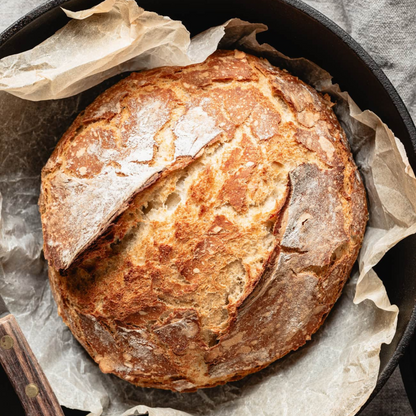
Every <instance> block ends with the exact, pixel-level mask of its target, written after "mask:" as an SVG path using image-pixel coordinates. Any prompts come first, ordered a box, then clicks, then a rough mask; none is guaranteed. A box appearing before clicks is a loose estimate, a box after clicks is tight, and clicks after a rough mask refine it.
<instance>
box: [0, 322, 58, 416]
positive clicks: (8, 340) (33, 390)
mask: <svg viewBox="0 0 416 416" xmlns="http://www.w3.org/2000/svg"><path fill="white" fill-rule="evenodd" d="M0 362H1V364H2V366H3V368H4V370H5V371H6V373H7V375H8V377H9V379H10V381H11V383H12V385H13V387H14V389H15V390H16V393H17V395H18V396H19V398H20V401H21V402H22V405H23V407H24V409H25V411H26V414H27V415H28V416H60V415H61V416H63V415H64V414H63V412H62V408H61V406H60V405H59V403H58V400H57V399H56V397H55V394H54V392H53V391H52V389H51V386H50V385H49V383H48V380H47V379H46V377H45V374H43V371H42V369H41V367H40V365H39V363H38V361H37V360H36V358H35V356H34V355H33V352H32V350H31V349H30V347H29V344H28V343H27V341H26V338H25V336H24V335H23V332H22V330H21V329H20V327H19V324H18V323H17V321H16V319H15V318H14V316H13V315H6V316H5V317H4V318H1V319H0ZM1 413H2V412H1Z"/></svg>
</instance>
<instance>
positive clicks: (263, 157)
mask: <svg viewBox="0 0 416 416" xmlns="http://www.w3.org/2000/svg"><path fill="white" fill-rule="evenodd" d="M154 96H158V97H160V96H162V97H164V99H165V100H166V102H167V107H166V108H168V109H169V120H168V121H167V122H165V123H164V124H163V126H160V128H159V130H158V132H157V134H156V135H155V142H156V143H157V145H156V146H155V148H154V154H153V159H152V162H150V163H157V160H158V158H159V159H160V158H162V157H163V158H166V160H168V161H171V162H170V164H168V165H167V167H166V168H165V169H164V170H163V171H162V172H160V173H159V175H158V176H157V177H154V178H153V180H155V179H156V180H155V181H154V183H153V184H151V185H150V186H148V187H147V188H146V189H143V190H141V191H140V192H138V193H137V194H136V195H135V196H134V198H132V199H131V200H130V202H129V204H128V208H127V209H125V210H124V212H122V213H121V214H120V215H119V216H118V217H117V218H116V219H115V220H114V221H113V222H112V223H111V225H110V226H109V227H108V224H103V225H102V229H103V230H106V231H105V233H104V234H103V235H101V237H100V238H98V239H97V240H96V241H95V242H94V243H93V244H92V245H91V246H90V247H89V248H88V249H87V250H86V251H84V252H83V253H82V254H81V256H79V257H78V259H77V260H76V261H75V263H73V264H72V265H71V266H70V267H69V268H68V269H67V270H65V271H63V270H61V271H59V270H58V268H59V261H58V260H57V259H58V258H55V259H54V256H55V255H56V253H53V251H50V250H49V252H48V257H49V259H50V263H51V265H52V266H53V265H54V264H55V265H56V264H58V267H57V268H54V267H50V269H49V270H50V273H49V276H50V282H51V286H52V290H53V293H54V296H55V300H56V302H57V304H58V308H59V313H60V315H61V316H62V318H63V319H64V321H65V323H66V324H67V325H68V326H69V327H70V329H71V331H72V332H73V334H74V335H75V336H76V338H77V339H78V340H79V342H80V343H81V344H82V345H83V346H84V347H85V348H86V350H87V351H88V352H89V354H90V355H91V356H92V357H93V359H94V360H95V361H96V362H97V363H99V365H100V368H101V370H102V371H103V372H106V373H113V374H116V375H117V376H119V377H121V378H123V379H125V380H127V381H129V382H131V383H133V384H137V385H140V386H146V387H156V388H162V389H171V390H176V391H194V390H196V389H198V388H202V387H212V386H215V385H218V384H223V383H225V382H227V381H230V380H237V379H239V378H241V377H244V376H245V375H247V374H249V373H252V372H255V371H258V370H259V369H261V368H263V367H265V366H267V365H268V364H270V363H271V362H273V361H274V360H276V359H278V358H280V357H282V356H284V355H285V354H287V353H288V352H290V351H292V350H296V349H297V348H299V347H300V346H302V345H303V344H305V342H306V341H307V340H309V339H310V338H311V335H312V334H313V333H314V332H316V330H317V329H318V328H319V327H320V325H321V324H322V322H323V320H324V319H325V317H326V316H327V314H328V313H329V311H330V309H331V308H332V306H333V305H334V303H335V301H336V300H337V299H338V297H339V296H340V293H341V290H342V288H343V286H344V284H345V281H346V280H347V278H348V276H349V273H350V271H351V267H352V265H353V263H354V261H355V259H356V257H357V254H358V250H359V248H360V245H361V241H362V238H363V234H364V229H365V224H366V221H367V208H366V199H365V192H364V186H363V183H362V181H361V178H360V175H359V173H358V171H357V168H356V166H355V164H354V162H353V160H352V156H351V153H350V151H349V149H348V144H347V141H346V138H345V134H344V132H343V130H342V129H341V127H340V125H339V123H338V121H337V119H336V117H335V116H334V113H333V111H332V110H331V106H332V104H331V102H330V101H329V99H328V98H327V97H322V96H321V95H319V94H318V93H317V92H316V91H315V90H313V89H312V88H311V87H309V86H307V85H305V84H304V83H303V82H301V81H300V80H299V79H297V78H296V77H294V76H292V75H290V74H288V73H287V72H285V71H281V70H279V69H277V68H274V67H273V66H271V65H270V64H269V63H268V62H267V61H265V60H261V59H258V58H256V57H253V56H250V55H246V54H244V53H242V52H239V51H234V52H231V51H219V52H216V53H215V54H213V55H212V56H211V57H209V58H208V60H207V61H206V62H204V63H202V64H198V65H193V66H189V67H186V68H178V67H176V68H160V69H156V70H152V71H146V72H143V73H139V74H132V75H131V76H130V77H128V78H126V79H125V80H123V81H122V82H120V83H119V84H117V85H115V86H114V87H113V88H111V89H110V90H108V91H107V92H106V93H104V94H103V95H102V96H100V97H99V98H98V99H97V100H96V101H95V102H94V103H93V104H92V105H91V106H89V107H88V108H87V109H86V111H85V112H84V113H83V114H82V115H80V117H79V118H78V119H77V120H76V121H75V123H74V125H73V126H72V127H71V128H70V129H69V131H68V132H67V133H66V135H65V136H64V138H63V139H62V140H61V142H60V143H59V144H58V147H57V150H55V152H54V154H53V155H52V157H51V160H50V161H49V162H48V165H47V166H46V168H45V170H44V172H43V184H42V186H43V188H42V189H43V194H42V198H41V202H40V205H41V212H42V219H43V227H44V232H45V239H47V238H49V235H48V229H50V228H49V226H50V224H48V220H47V216H46V213H47V211H48V198H49V197H50V194H49V193H48V192H50V191H49V190H50V189H51V183H53V181H52V180H51V178H52V177H53V175H56V171H57V170H59V169H61V166H60V165H59V164H58V163H57V160H58V159H59V158H60V160H65V161H66V166H67V167H66V169H72V172H73V175H79V174H80V173H79V169H80V167H87V168H88V171H87V172H85V170H84V171H83V174H88V175H92V176H93V175H97V174H98V173H97V172H98V171H99V170H100V164H99V163H98V162H97V160H96V158H94V154H89V153H87V152H84V151H83V149H84V150H85V148H86V147H87V146H89V145H90V144H91V142H97V141H98V142H99V143H101V145H102V146H104V147H105V146H107V147H108V148H109V149H112V148H113V147H116V146H118V144H117V143H118V142H117V141H120V140H123V135H122V134H121V133H120V132H122V129H121V127H120V126H121V125H122V124H123V123H125V121H126V118H127V119H128V118H129V117H130V116H131V111H133V110H132V108H133V107H135V106H136V107H139V106H140V105H144V104H143V103H146V102H147V101H146V100H147V99H148V98H149V97H150V98H151V97H154ZM109 103H111V104H109ZM120 109H122V110H120ZM198 109H200V110H198ZM201 111H202V112H203V113H205V114H208V115H209V116H210V118H206V117H205V116H204V117H205V118H204V117H202V119H200V118H198V117H199V115H198V114H203V113H201ZM198 112H199V113H198ZM192 114H194V119H192V117H191V116H192ZM187 117H188V118H187ZM181 120H182V121H183V120H187V122H188V124H186V123H183V122H182V124H180V123H181ZM201 120H205V121H204V122H205V123H207V120H211V121H212V120H215V126H214V127H213V126H212V125H211V126H207V129H211V130H212V129H213V128H217V130H218V132H219V133H218V135H217V136H216V137H215V139H213V140H210V142H209V144H208V145H206V146H204V147H203V150H202V151H199V153H198V155H197V156H195V157H189V156H188V157H186V156H185V157H178V158H175V146H176V144H175V143H176V142H177V141H179V140H186V138H187V137H188V136H187V134H189V132H190V131H191V132H195V130H196V129H198V128H201V126H199V127H198V123H202V121H201ZM192 121H193V124H192ZM124 125H125V124H124ZM91 126H93V127H94V135H92V134H90V135H88V132H89V131H91ZM178 126H179V127H178ZM187 129H188V130H187ZM109 131H111V132H112V133H111V134H110V133H108V132H109ZM181 135H182V136H181ZM189 137H190V136H189ZM167 138H171V139H172V138H173V139H172V140H171V141H170V142H169V141H168V142H166V140H168V139H167ZM167 143H168V144H169V145H167ZM74 148H75V149H76V151H74ZM83 158H84V159H83ZM69 160H70V163H68V161H69ZM118 163H119V162H118ZM51 175H52V176H51ZM62 192H65V189H63V190H62ZM122 208H123V209H124V205H122ZM66 209H68V207H65V206H63V207H62V212H65V210H66ZM120 212H121V211H120ZM62 221H64V217H63V218H62ZM55 228H56V227H55ZM60 238H64V236H61V237H60Z"/></svg>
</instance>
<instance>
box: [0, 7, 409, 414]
mask: <svg viewBox="0 0 416 416" xmlns="http://www.w3.org/2000/svg"><path fill="white" fill-rule="evenodd" d="M41 3H43V1H42V0H2V1H1V2H0V31H1V30H2V29H3V28H5V27H7V26H8V25H9V24H11V23H13V21H14V20H16V19H17V18H19V17H20V16H21V15H23V14H24V13H26V12H28V11H30V9H32V8H33V7H35V6H37V5H39V4H41ZM306 3H309V4H311V5H313V6H314V7H317V8H318V9H320V10H321V11H322V12H324V14H327V15H328V17H330V18H332V19H333V20H335V22H336V23H338V24H340V25H341V26H342V27H343V28H344V29H346V30H347V31H348V32H349V33H351V34H352V35H353V36H354V37H355V38H356V40H358V41H359V42H360V43H361V44H362V45H363V46H364V47H365V48H366V49H367V51H369V52H370V53H371V51H376V52H377V53H376V54H372V55H373V57H374V58H376V60H377V61H378V63H379V64H382V67H383V69H384V70H385V71H386V72H387V74H388V75H389V76H390V78H391V80H392V81H393V83H395V81H396V83H395V86H396V88H398V90H399V93H400V94H401V95H402V96H403V98H405V101H406V99H407V104H408V106H409V107H411V108H410V109H412V108H413V102H412V95H411V94H410V95H409V91H408V90H409V88H410V89H412V88H413V92H414V86H413V85H414V84H411V83H410V84H409V83H408V84H407V88H406V84H402V83H401V80H403V79H404V80H405V79H406V77H407V78H408V79H409V81H410V80H411V78H412V74H413V73H412V67H411V66H401V65H400V63H401V62H402V61H403V60H402V59H401V57H399V56H394V54H393V57H392V56H391V52H392V51H394V50H395V47H396V46H397V45H396V44H395V42H396V43H397V42H401V43H403V39H401V26H400V25H393V26H392V27H389V31H386V30H385V28H386V25H388V23H391V20H392V19H393V18H394V19H399V20H400V21H402V22H405V21H407V20H408V19H409V15H410V16H412V15H413V17H415V8H416V5H415V3H414V2H413V0H412V2H411V3H409V2H403V3H405V6H406V4H407V6H408V7H407V8H406V7H402V5H399V6H397V7H396V9H395V10H396V12H395V13H396V14H395V15H394V16H392V15H391V13H389V12H388V10H390V9H389V8H387V7H386V8H385V9H383V8H381V9H380V12H379V13H378V14H377V16H373V23H374V22H376V23H378V24H379V26H377V24H376V25H374V24H373V25H368V24H365V22H366V17H368V19H370V18H371V16H370V14H371V13H373V11H372V9H371V7H368V8H367V9H366V8H360V7H359V6H360V5H361V3H362V2H360V1H359V0H350V1H349V6H348V7H347V8H346V7H345V5H344V2H342V1H339V0H338V1H336V0H331V1H329V0H328V1H316V0H315V1H312V0H311V1H306ZM354 3H356V4H357V7H356V8H355V9H354V7H351V5H354ZM370 3H371V2H370ZM378 3H386V2H385V1H384V0H383V1H379V2H378ZM388 3H389V4H390V5H391V4H392V3H394V2H391V1H390V2H388ZM367 4H368V3H367ZM396 4H398V2H397V3H396ZM358 12H360V13H361V15H359V14H358ZM363 13H364V16H363ZM366 13H368V16H366V15H365V14H366ZM363 22H364V23H363ZM413 25H414V26H416V23H413ZM364 29H367V30H364ZM395 30H396V36H394V33H395V32H394V31H395ZM411 32H412V31H411ZM392 33H393V37H392ZM391 39H392V41H390V43H389V40H391ZM413 39H414V38H413ZM413 42H414V41H413ZM381 44H383V45H384V50H379V45H381ZM404 47H406V45H404ZM408 48H409V53H411V51H410V49H412V50H413V49H414V48H413V47H412V45H411V44H410V43H409V44H408ZM380 53H381V56H380ZM383 53H384V55H383ZM392 69H394V72H391V73H389V71H392ZM412 115H413V116H414V114H412ZM402 365H403V366H404V367H406V368H408V367H409V366H411V363H410V362H409V361H403V364H402ZM5 380H6V379H5V375H4V373H3V370H2V369H1V371H0V386H1V390H0V392H1V393H0V398H1V409H0V415H3V412H5V410H6V409H8V411H7V413H4V414H8V415H12V416H14V415H19V414H23V413H22V411H20V413H19V410H18V406H19V404H18V401H17V398H16V397H15V396H14V392H13V390H12V388H11V386H9V385H8V383H7V382H6V381H5ZM414 396H416V390H414ZM13 399H14V400H13ZM13 402H14V403H15V404H14V405H13V407H10V406H12V404H11V403H13ZM6 403H7V404H6ZM9 409H10V410H9ZM74 414H75V413H74ZM76 414H80V413H76ZM361 415H362V416H376V415H377V416H378V415H380V416H396V415H397V416H411V415H413V413H412V410H411V407H410V405H409V402H408V400H407V397H406V393H405V390H404V388H403V383H402V381H401V377H400V373H399V371H398V370H396V371H395V372H394V374H393V376H392V377H391V379H390V380H389V381H388V382H387V384H386V385H385V386H384V388H383V389H382V391H381V393H380V394H379V395H378V396H377V397H376V398H375V399H374V400H373V402H372V403H370V405H369V406H368V407H367V408H366V409H365V410H364V412H362V413H361Z"/></svg>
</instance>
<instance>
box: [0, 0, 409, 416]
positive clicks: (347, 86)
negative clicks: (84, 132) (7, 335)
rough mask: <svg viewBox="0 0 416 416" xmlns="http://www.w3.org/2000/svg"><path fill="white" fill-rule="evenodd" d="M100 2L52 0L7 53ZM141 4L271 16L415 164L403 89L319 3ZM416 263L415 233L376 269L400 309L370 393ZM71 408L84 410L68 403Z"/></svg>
mask: <svg viewBox="0 0 416 416" xmlns="http://www.w3.org/2000/svg"><path fill="white" fill-rule="evenodd" d="M97 3H99V1H98V0H69V1H68V0H53V1H49V2H47V3H46V4H44V5H42V6H40V7H38V8H37V9H35V10H33V11H32V12H31V13H29V14H27V15H26V16H24V17H23V18H22V19H20V20H19V21H18V22H16V23H15V24H14V25H13V26H11V27H10V28H9V29H7V30H6V31H5V32H3V33H2V34H1V35H0V58H2V57H4V56H7V55H11V54H15V53H19V52H22V51H25V50H27V49H30V48H32V47H34V46H35V45H37V44H39V43H40V42H41V41H43V40H44V39H46V38H47V37H49V36H51V35H52V34H53V33H54V32H55V31H56V30H58V29H59V28H61V27H62V26H63V25H64V24H65V23H66V22H67V21H68V18H66V16H65V15H64V13H63V12H62V11H61V10H60V8H59V6H64V7H65V8H69V9H70V10H82V9H86V8H89V7H91V6H93V5H95V4H97ZM139 5H140V6H141V7H143V8H145V9H147V10H150V11H155V12H157V13H159V14H163V15H167V16H170V17H171V18H173V19H178V20H182V21H183V23H184V24H185V26H186V27H187V28H188V29H189V30H190V31H191V33H192V34H193V35H194V34H197V33H199V32H201V31H202V30H204V29H206V28H208V27H211V26H215V25H217V24H221V23H223V22H225V21H226V20H228V19H229V18H232V17H239V18H241V19H244V20H248V21H251V22H260V23H265V24H266V25H268V27H269V30H268V31H267V32H266V33H264V34H261V35H260V36H259V39H260V41H263V42H268V43H270V44H271V45H273V46H275V47H276V48H277V49H279V50H280V51H282V52H283V53H285V54H286V55H288V56H291V57H297V56H304V57H306V58H308V59H310V60H312V61H314V62H316V63H317V64H318V65H320V66H321V67H322V68H324V69H326V70H327V71H329V72H330V73H331V74H332V75H333V76H334V81H335V82H338V83H339V84H340V86H341V89H343V90H347V91H348V92H349V93H350V94H351V96H352V97H353V98H354V100H355V101H356V102H357V103H358V105H359V106H360V107H361V108H362V109H370V110H372V111H374V112H375V113H376V114H377V115H379V116H380V117H381V118H382V120H383V121H384V122H385V123H386V124H387V125H388V126H389V127H390V128H391V129H392V130H393V132H394V133H395V135H396V136H397V137H399V138H400V140H401V141H402V142H403V144H404V146H405V148H406V151H407V155H408V157H409V161H410V164H411V165H412V167H413V169H414V170H415V171H416V153H415V150H416V129H415V126H414V124H413V122H412V119H411V117H410V115H409V113H408V112H407V110H406V108H405V106H404V104H403V102H402V100H401V99H400V97H399V95H398V94H397V92H396V90H395V89H394V87H393V86H392V84H391V83H390V81H389V80H388V79H387V77H386V76H385V75H384V73H383V72H382V71H381V69H380V68H378V66H377V64H376V63H375V62H374V61H373V59H372V58H371V57H370V56H369V55H368V54H367V53H366V52H365V51H364V50H363V48H361V47H360V45H358V44H357V43H356V42H355V41H354V40H353V39H352V38H351V37H350V36H349V35H348V34H347V33H345V32H344V31H343V30H342V29H341V28H340V27H338V26H337V25H336V24H335V23H333V22H332V21H331V20H329V19H328V18H326V17H325V16H323V15H322V14H320V13H319V12H317V11H316V10H314V9H313V8H311V7H309V6H307V5H306V4H304V3H302V2H300V1H298V0H256V1H253V0H208V1H204V2H202V1H195V0H175V1H172V0H140V1H139ZM80 47H82V45H80ZM93 98H94V97H91V100H92V99H93ZM69 122H72V120H70V121H69ZM62 133H64V131H62ZM415 264H416V236H411V237H408V238H406V239H405V240H403V241H402V242H401V243H400V244H398V245H397V246H396V247H394V248H393V249H392V250H390V251H389V252H388V254H387V255H386V256H385V257H384V258H383V260H382V261H381V262H380V263H379V265H378V266H377V268H376V271H377V273H378V274H379V276H380V277H381V278H382V280H383V282H384V284H385V286H386V289H387V293H388V295H389V297H390V300H391V302H392V303H394V304H396V305H398V306H399V308H400V315H399V321H398V326H397V333H396V335H395V337H394V339H393V341H392V343H391V344H390V345H383V347H382V350H381V366H380V374H379V377H378V382H377V386H376V388H375V390H374V392H373V394H372V396H371V398H372V397H374V396H375V395H376V394H377V393H378V392H379V391H380V389H381V388H382V386H383V385H384V383H385V382H386V381H387V379H388V378H389V377H390V375H391V374H392V372H393V370H394V369H395V368H396V366H397V364H398V362H399V360H400V358H401V356H402V355H403V354H404V351H405V349H406V347H407V346H408V345H409V343H410V341H411V339H412V335H413V332H414V329H415V325H416V308H415V300H416V269H415V267H414V265H415ZM3 376H4V374H3ZM2 384H3V383H2ZM3 392H4V390H3ZM11 394H13V393H11ZM371 398H370V400H371ZM3 410H5V409H3ZM8 414H10V415H15V414H16V415H17V414H19V413H18V411H17V410H16V412H8ZM66 414H67V415H70V414H72V415H75V414H78V415H81V414H85V413H81V412H73V411H67V410H66Z"/></svg>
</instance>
